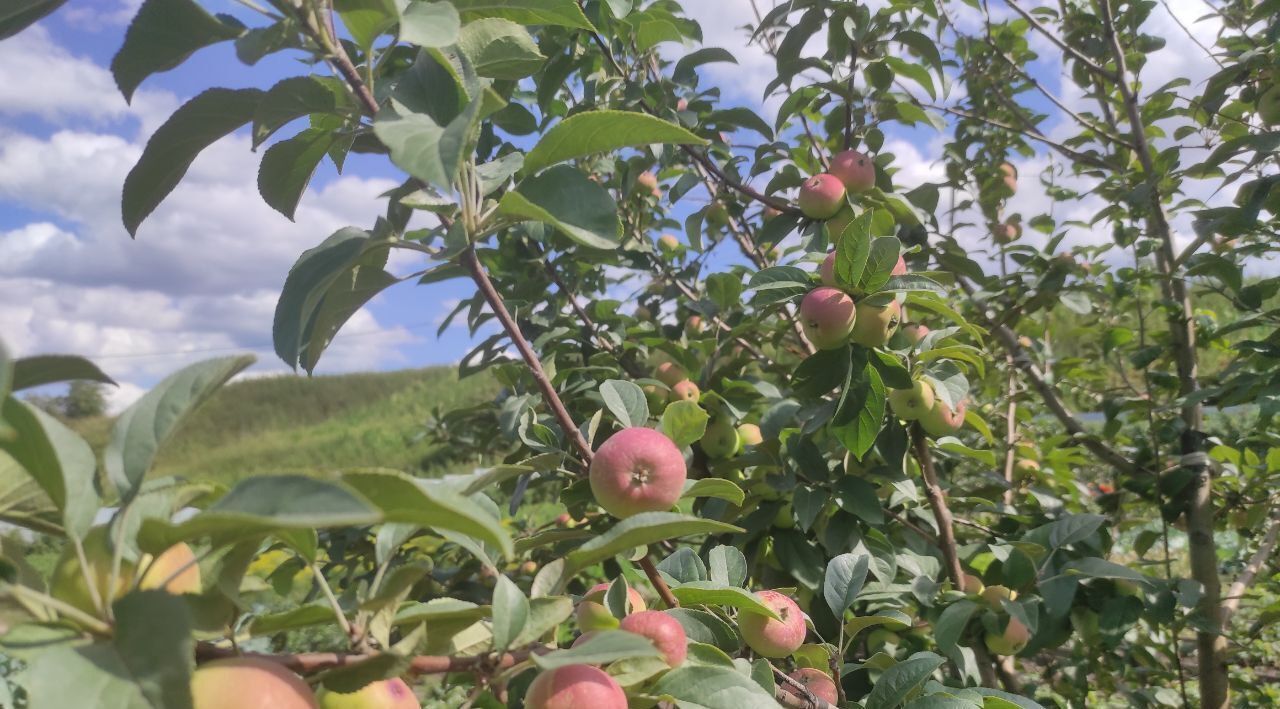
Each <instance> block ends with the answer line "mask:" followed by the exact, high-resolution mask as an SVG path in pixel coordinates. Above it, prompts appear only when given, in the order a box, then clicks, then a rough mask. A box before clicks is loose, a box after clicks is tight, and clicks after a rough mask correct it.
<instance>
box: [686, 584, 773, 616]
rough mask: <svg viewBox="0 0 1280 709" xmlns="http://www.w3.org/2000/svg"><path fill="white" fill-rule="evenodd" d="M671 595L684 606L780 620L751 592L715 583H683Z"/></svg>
mask: <svg viewBox="0 0 1280 709" xmlns="http://www.w3.org/2000/svg"><path fill="white" fill-rule="evenodd" d="M671 595H673V596H675V597H676V600H678V601H680V605H682V606H690V605H696V606H726V607H729V608H737V609H739V610H741V611H744V612H747V613H754V614H756V615H764V616H769V617H770V618H774V619H777V618H778V614H777V613H775V612H773V609H772V608H770V607H769V606H767V605H765V604H764V602H763V601H761V600H760V597H759V596H757V595H756V594H754V593H752V592H751V591H748V590H746V589H744V588H738V587H736V586H727V585H725V584H722V583H717V582H715V581H693V582H690V583H682V584H680V585H679V586H677V587H675V588H673V589H671Z"/></svg>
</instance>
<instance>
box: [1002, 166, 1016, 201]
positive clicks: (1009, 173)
mask: <svg viewBox="0 0 1280 709" xmlns="http://www.w3.org/2000/svg"><path fill="white" fill-rule="evenodd" d="M1000 175H1001V179H1003V180H1004V186H1005V189H1007V190H1008V191H1009V194H1013V193H1015V192H1017V191H1018V168H1016V167H1014V166H1013V163H1011V162H1003V163H1000Z"/></svg>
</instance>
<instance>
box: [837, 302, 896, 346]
mask: <svg viewBox="0 0 1280 709" xmlns="http://www.w3.org/2000/svg"><path fill="white" fill-rule="evenodd" d="M901 314H902V309H901V307H900V306H899V305H898V301H896V300H891V301H889V302H888V304H886V305H872V304H870V303H867V302H866V301H863V302H861V303H858V315H857V317H855V318H854V322H853V329H852V330H851V331H850V333H849V340H850V341H851V342H853V343H855V344H859V345H862V346H863V347H884V345H885V343H886V342H888V341H889V338H890V337H893V333H894V332H895V331H896V330H897V329H898V322H899V321H900V320H901V319H902V318H901Z"/></svg>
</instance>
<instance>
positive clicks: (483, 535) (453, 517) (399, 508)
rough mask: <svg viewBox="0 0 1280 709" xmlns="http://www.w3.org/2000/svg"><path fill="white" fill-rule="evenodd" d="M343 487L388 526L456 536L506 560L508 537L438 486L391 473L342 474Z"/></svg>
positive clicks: (478, 510)
mask: <svg viewBox="0 0 1280 709" xmlns="http://www.w3.org/2000/svg"><path fill="white" fill-rule="evenodd" d="M342 479H343V482H345V483H347V484H348V485H350V486H351V487H353V488H354V489H356V490H357V491H358V492H360V493H361V494H362V495H364V496H365V497H366V498H367V499H368V500H369V501H371V502H372V503H373V504H374V505H375V506H377V507H378V508H379V509H381V510H382V512H383V514H384V515H385V518H386V521H388V522H408V523H412V524H418V525H421V526H423V527H434V528H438V529H448V530H452V531H455V532H460V533H462V534H465V535H467V536H471V537H475V538H476V539H479V540H481V541H483V542H485V543H486V544H491V545H493V546H494V547H495V548H497V549H498V550H500V551H501V552H502V554H503V555H504V556H508V557H510V556H511V555H512V554H513V553H514V552H513V548H512V543H511V535H509V534H508V533H507V532H506V530H505V529H503V527H502V524H501V522H499V521H498V520H497V519H496V518H494V517H493V516H492V515H490V514H489V513H488V512H486V511H485V510H484V508H482V507H480V506H479V505H477V504H476V503H475V502H472V501H471V500H470V499H469V498H467V497H463V496H462V495H459V494H458V493H456V492H454V491H453V490H451V489H449V488H447V487H445V486H443V485H441V484H439V483H434V484H433V483H431V482H428V481H425V480H419V479H416V478H412V477H409V476H408V475H405V474H404V473H400V472H397V471H393V470H384V471H375V470H361V471H353V472H349V473H345V474H344V475H343V476H342Z"/></svg>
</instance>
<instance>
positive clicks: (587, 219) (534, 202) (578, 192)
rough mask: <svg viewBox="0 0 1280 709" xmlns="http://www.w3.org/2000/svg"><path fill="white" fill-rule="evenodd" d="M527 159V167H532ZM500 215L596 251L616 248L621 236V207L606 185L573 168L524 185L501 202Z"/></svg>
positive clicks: (560, 169) (545, 174) (565, 167)
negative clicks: (544, 228)
mask: <svg viewBox="0 0 1280 709" xmlns="http://www.w3.org/2000/svg"><path fill="white" fill-rule="evenodd" d="M529 157H530V156H528V155H526V156H525V162H524V164H525V167H528V165H529ZM498 213H499V214H501V215H503V216H506V217H509V218H513V219H519V220H528V221H537V222H543V223H544V224H550V225H551V226H553V227H555V228H556V229H557V230H559V231H560V232H561V233H563V234H564V235H565V236H567V237H569V238H570V239H573V240H574V241H576V242H578V243H579V244H581V245H583V246H586V247H588V248H593V249H616V248H618V243H619V239H620V236H621V226H620V225H619V222H618V204H617V203H616V202H614V200H613V197H612V196H610V195H609V192H608V190H606V189H605V188H604V187H603V186H601V185H599V184H596V183H595V182H592V181H591V180H590V179H588V178H587V176H586V175H584V174H583V173H582V172H581V171H580V170H578V169H577V168H574V167H571V166H569V165H561V166H558V167H554V168H552V169H550V170H547V171H546V172H543V173H542V174H540V175H535V176H533V177H530V178H528V179H526V180H524V181H523V182H521V183H520V184H519V185H518V186H517V187H516V189H514V190H512V191H510V192H507V193H506V194H504V195H503V196H502V200H501V201H500V202H499V203H498Z"/></svg>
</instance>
